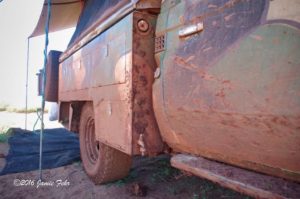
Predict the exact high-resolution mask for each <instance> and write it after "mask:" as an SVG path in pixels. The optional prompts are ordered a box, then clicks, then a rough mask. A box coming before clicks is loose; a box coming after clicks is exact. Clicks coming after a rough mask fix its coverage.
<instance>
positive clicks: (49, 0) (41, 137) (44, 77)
mask: <svg viewBox="0 0 300 199" xmlns="http://www.w3.org/2000/svg"><path fill="white" fill-rule="evenodd" d="M47 6H48V12H47V21H46V25H45V49H44V69H43V86H42V110H41V111H42V112H41V131H40V161H39V174H40V180H41V181H42V159H43V133H44V110H45V87H46V68H47V52H48V34H49V22H50V16H51V0H48V3H47Z"/></svg>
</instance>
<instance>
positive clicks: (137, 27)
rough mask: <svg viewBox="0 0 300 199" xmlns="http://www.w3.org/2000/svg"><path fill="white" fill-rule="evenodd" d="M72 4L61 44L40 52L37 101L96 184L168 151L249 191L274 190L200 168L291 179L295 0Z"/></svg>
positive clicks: (297, 47)
mask: <svg viewBox="0 0 300 199" xmlns="http://www.w3.org/2000/svg"><path fill="white" fill-rule="evenodd" d="M105 2H106V3H105ZM81 3H83V7H82V10H81V12H80V13H81V14H80V17H79V20H78V22H77V28H76V31H75V33H74V35H73V38H72V40H71V42H70V44H69V47H68V48H67V50H66V51H65V52H63V53H59V52H52V53H50V56H49V61H50V64H48V66H47V67H48V68H47V71H48V73H47V79H48V80H47V84H46V99H47V95H49V96H52V97H49V96H48V99H50V101H56V102H58V103H59V107H60V111H59V120H60V121H61V122H62V123H63V124H64V125H65V126H66V127H67V128H68V129H70V130H72V131H75V132H79V136H80V147H81V157H82V160H83V166H84V168H85V170H86V172H87V174H88V175H89V176H90V177H91V179H92V180H93V181H94V182H95V183H103V182H107V181H112V180H116V179H119V178H122V177H124V176H126V175H127V173H128V171H129V168H130V164H131V157H132V156H134V155H145V156H155V155H157V154H160V153H163V152H166V151H167V152H170V153H171V154H172V155H174V157H173V158H172V160H171V162H172V165H173V166H175V167H178V168H180V169H184V170H187V171H189V172H192V173H194V174H196V175H199V176H202V177H206V178H208V179H210V180H213V181H216V182H218V183H220V184H222V185H224V186H227V187H230V188H233V189H235V190H238V191H242V192H245V193H247V194H250V195H253V196H257V197H275V196H277V195H276V194H275V195H272V194H271V195H268V194H269V193H268V192H263V191H257V190H259V189H256V188H253V186H252V185H251V186H248V187H247V185H241V184H234V183H233V184H232V182H233V181H234V180H226V179H229V178H230V177H231V176H232V175H233V174H231V175H227V176H226V175H225V177H224V176H223V177H224V178H222V179H220V178H218V177H216V176H218V175H216V174H212V173H213V172H212V171H210V172H211V173H209V172H203V169H204V168H203V167H205V165H210V164H212V165H215V164H218V165H219V167H220V168H221V170H222V168H225V167H226V166H228V169H229V170H230V169H233V170H234V169H235V168H236V169H239V171H241V172H242V170H245V172H249V173H254V174H255V175H256V174H257V175H258V176H266V177H270V178H272V179H273V178H274V179H275V178H276V179H280V180H282V181H284V182H290V183H292V184H294V185H297V183H299V182H300V31H299V27H300V13H299V10H300V6H299V1H297V0H292V1H288V0H282V1H278V0H275V1H268V0H251V1H248V0H247V1H246V0H225V1H218V0H207V1H201V0H164V1H161V0H118V1H117V0H115V1H96V0H87V1H82V2H81ZM55 68H56V69H55ZM49 71H50V72H49ZM51 77H57V78H56V79H55V78H54V79H55V80H53V81H50V79H51ZM176 154H177V155H176ZM178 154H180V155H178ZM222 165H223V166H222ZM209 168H210V166H207V168H206V169H208V170H209ZM226 168H227V167H226ZM260 173H262V174H260ZM254 174H253V175H254ZM220 175H221V174H220ZM245 176H246V175H245ZM271 176H274V177H271ZM258 178H259V177H257V179H258ZM280 180H279V181H280ZM291 181H293V182H291ZM249 187H250V188H249ZM249 190H250V191H249ZM297 190H299V187H298V188H297ZM273 194H274V192H273Z"/></svg>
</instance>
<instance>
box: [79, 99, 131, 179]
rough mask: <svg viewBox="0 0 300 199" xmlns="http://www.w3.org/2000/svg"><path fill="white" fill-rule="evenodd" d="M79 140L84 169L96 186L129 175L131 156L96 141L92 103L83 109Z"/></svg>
mask: <svg viewBox="0 0 300 199" xmlns="http://www.w3.org/2000/svg"><path fill="white" fill-rule="evenodd" d="M79 139H80V154H81V159H82V163H83V167H84V169H85V171H86V173H87V175H88V176H89V177H90V178H91V179H92V180H93V181H94V183H95V184H101V183H105V182H110V181H114V180H118V179H121V178H123V177H125V176H126V175H127V174H128V172H129V169H130V166H131V156H129V155H127V154H125V153H123V152H121V151H119V150H116V149H114V148H112V147H109V146H107V145H105V144H103V143H101V142H99V141H97V140H96V137H95V121H94V111H93V105H92V103H86V104H85V105H84V106H83V108H82V112H81V116H80V126H79Z"/></svg>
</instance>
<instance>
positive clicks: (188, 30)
mask: <svg viewBox="0 0 300 199" xmlns="http://www.w3.org/2000/svg"><path fill="white" fill-rule="evenodd" d="M203 29H204V26H203V22H200V23H197V24H195V25H189V26H186V27H184V28H182V29H180V30H179V32H178V35H179V37H187V36H190V35H193V34H196V33H198V32H201V31H202V30H203Z"/></svg>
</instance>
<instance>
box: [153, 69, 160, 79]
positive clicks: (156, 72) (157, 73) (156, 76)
mask: <svg viewBox="0 0 300 199" xmlns="http://www.w3.org/2000/svg"><path fill="white" fill-rule="evenodd" d="M159 76H160V68H159V67H158V68H156V70H155V72H154V78H155V79H158V78H159Z"/></svg>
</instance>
